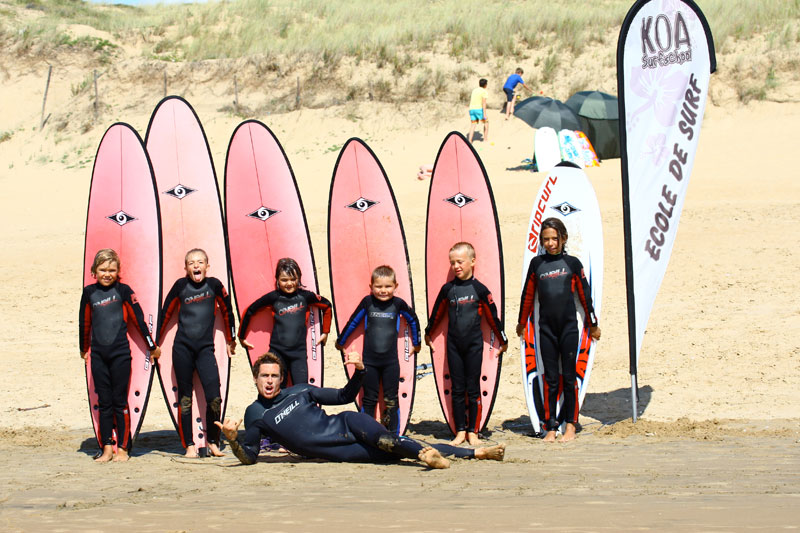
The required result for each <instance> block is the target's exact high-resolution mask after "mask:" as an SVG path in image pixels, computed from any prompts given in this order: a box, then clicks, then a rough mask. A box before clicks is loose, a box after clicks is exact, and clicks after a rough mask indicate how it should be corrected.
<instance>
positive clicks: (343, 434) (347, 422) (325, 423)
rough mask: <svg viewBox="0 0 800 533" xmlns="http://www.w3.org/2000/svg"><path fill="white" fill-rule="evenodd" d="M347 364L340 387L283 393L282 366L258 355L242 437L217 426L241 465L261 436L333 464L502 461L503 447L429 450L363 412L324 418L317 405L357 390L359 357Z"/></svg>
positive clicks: (229, 425)
mask: <svg viewBox="0 0 800 533" xmlns="http://www.w3.org/2000/svg"><path fill="white" fill-rule="evenodd" d="M345 365H353V366H354V367H355V369H356V371H355V373H354V374H353V376H352V377H351V378H350V381H348V382H347V384H346V385H345V386H344V388H341V389H331V388H318V387H314V386H313V385H308V384H301V385H295V386H293V387H289V388H287V389H285V390H282V389H281V380H282V379H283V375H284V373H285V369H284V367H283V362H282V361H281V360H280V358H278V356H276V355H275V354H273V353H270V352H268V353H265V354H264V355H262V356H261V357H259V358H258V360H257V361H256V362H255V364H254V365H253V381H254V382H255V385H256V389H257V390H258V398H257V399H256V401H254V402H253V403H252V404H251V405H250V406H249V407H248V408H247V410H246V411H245V414H244V421H245V428H246V431H245V435H244V439H242V440H240V439H239V438H238V429H239V426H240V425H241V423H242V421H241V420H238V421H233V420H231V419H229V418H226V419H225V423H224V424H220V423H219V422H217V425H218V426H219V427H220V428H221V429H222V433H223V434H224V435H225V438H226V439H227V440H228V442H229V443H230V447H231V451H232V452H233V453H234V455H236V457H237V458H238V459H239V460H240V461H241V462H242V463H244V464H248V465H249V464H253V463H255V462H256V459H258V452H259V446H260V444H261V438H262V436H266V437H269V438H270V439H271V440H272V442H277V443H279V444H281V445H282V446H284V447H285V448H286V449H288V450H290V451H292V452H294V453H297V454H299V455H303V456H305V457H312V458H319V459H328V460H331V461H344V462H375V463H385V462H393V461H397V460H398V459H401V458H406V459H419V460H420V461H422V462H423V463H425V464H426V465H428V466H429V467H431V468H448V467H449V466H450V461H448V460H447V459H446V458H445V457H444V456H446V455H450V456H454V457H461V458H474V459H492V460H495V461H502V460H503V456H504V455H505V444H498V445H496V446H491V447H488V448H476V449H464V448H457V447H455V446H450V445H447V444H433V445H430V446H427V445H424V444H422V443H420V442H418V441H415V440H413V439H410V438H407V437H400V436H397V435H394V434H392V433H390V432H389V431H387V430H386V428H385V427H383V426H382V425H381V424H380V423H378V422H377V421H376V420H375V419H374V418H372V417H370V416H369V415H366V414H364V413H358V412H355V411H346V412H343V413H339V414H336V415H329V414H327V413H326V412H325V411H323V410H322V409H321V408H320V407H319V406H320V405H343V404H347V403H350V402H352V401H353V400H355V398H356V395H357V394H358V391H359V390H360V388H361V381H362V379H363V378H364V374H365V370H364V363H363V362H362V361H361V356H360V355H359V354H357V353H350V354H348V355H347V360H346V361H345Z"/></svg>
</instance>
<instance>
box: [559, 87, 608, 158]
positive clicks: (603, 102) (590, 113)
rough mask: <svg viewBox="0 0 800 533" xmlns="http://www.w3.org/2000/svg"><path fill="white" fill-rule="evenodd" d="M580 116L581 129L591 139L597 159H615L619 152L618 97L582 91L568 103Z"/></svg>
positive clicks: (570, 98) (574, 95)
mask: <svg viewBox="0 0 800 533" xmlns="http://www.w3.org/2000/svg"><path fill="white" fill-rule="evenodd" d="M566 105H567V106H569V107H570V108H571V109H572V110H573V111H575V113H576V114H577V115H578V120H580V123H581V127H580V128H578V129H580V130H581V131H582V132H584V133H585V134H586V136H587V137H589V141H591V143H592V146H594V150H595V152H596V153H597V157H599V158H600V159H613V158H617V157H619V156H620V151H619V105H618V103H617V97H616V96H613V95H610V94H607V93H603V92H600V91H580V92H577V93H575V94H573V95H572V96H570V97H569V99H568V100H567V102H566Z"/></svg>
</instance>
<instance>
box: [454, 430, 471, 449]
mask: <svg viewBox="0 0 800 533" xmlns="http://www.w3.org/2000/svg"><path fill="white" fill-rule="evenodd" d="M466 440H467V432H466V431H459V432H458V433H456V438H454V439H453V440H451V441H450V445H451V446H458V445H459V444H464V442H465V441H466Z"/></svg>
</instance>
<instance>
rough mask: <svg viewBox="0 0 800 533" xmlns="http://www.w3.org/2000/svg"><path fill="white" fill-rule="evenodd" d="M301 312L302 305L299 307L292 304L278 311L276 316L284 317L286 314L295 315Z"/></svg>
mask: <svg viewBox="0 0 800 533" xmlns="http://www.w3.org/2000/svg"><path fill="white" fill-rule="evenodd" d="M302 310H303V306H302V305H300V304H292V305H289V306H286V307H284V308H282V309H281V310H279V311H278V316H283V315H286V314H289V313H297V312H298V311H302Z"/></svg>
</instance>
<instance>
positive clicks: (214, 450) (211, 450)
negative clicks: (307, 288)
mask: <svg viewBox="0 0 800 533" xmlns="http://www.w3.org/2000/svg"><path fill="white" fill-rule="evenodd" d="M208 454H209V455H211V456H213V457H225V453H224V452H222V451H221V450H220V449H219V446H217V445H216V444H215V443H213V442H209V443H208Z"/></svg>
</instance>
